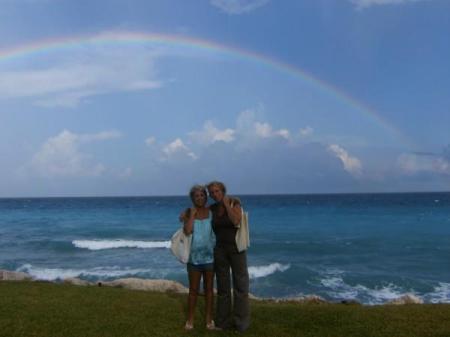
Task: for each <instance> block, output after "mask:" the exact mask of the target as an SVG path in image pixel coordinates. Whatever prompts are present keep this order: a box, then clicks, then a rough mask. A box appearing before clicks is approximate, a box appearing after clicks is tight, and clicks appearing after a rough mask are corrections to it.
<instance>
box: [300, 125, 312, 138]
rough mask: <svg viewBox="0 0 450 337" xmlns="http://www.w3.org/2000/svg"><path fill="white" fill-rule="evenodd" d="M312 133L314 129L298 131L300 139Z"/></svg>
mask: <svg viewBox="0 0 450 337" xmlns="http://www.w3.org/2000/svg"><path fill="white" fill-rule="evenodd" d="M313 133H314V129H313V128H312V127H310V126H307V127H305V128H302V129H300V135H301V136H302V137H309V136H311V135H312V134H313Z"/></svg>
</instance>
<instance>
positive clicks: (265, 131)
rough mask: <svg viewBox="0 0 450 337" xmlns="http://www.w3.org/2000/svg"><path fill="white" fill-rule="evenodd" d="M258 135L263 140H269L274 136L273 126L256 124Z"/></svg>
mask: <svg viewBox="0 0 450 337" xmlns="http://www.w3.org/2000/svg"><path fill="white" fill-rule="evenodd" d="M254 127H255V132H256V134H257V135H258V136H259V137H261V138H269V137H271V136H272V126H270V124H269V123H259V122H256V123H255V124H254Z"/></svg>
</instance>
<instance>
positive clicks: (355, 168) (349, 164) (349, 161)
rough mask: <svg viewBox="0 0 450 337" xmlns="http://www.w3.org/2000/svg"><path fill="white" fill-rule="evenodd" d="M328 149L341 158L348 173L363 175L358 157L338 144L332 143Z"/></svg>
mask: <svg viewBox="0 0 450 337" xmlns="http://www.w3.org/2000/svg"><path fill="white" fill-rule="evenodd" d="M328 150H329V151H330V152H331V153H333V154H334V155H335V156H336V157H337V158H339V159H340V160H341V162H342V164H343V165H344V169H345V170H346V171H347V172H348V173H350V174H352V175H353V176H360V175H361V173H362V164H361V161H360V160H359V159H358V158H356V157H352V156H350V155H349V154H348V152H347V151H346V150H345V149H344V148H342V147H341V146H339V145H337V144H331V145H330V146H329V147H328Z"/></svg>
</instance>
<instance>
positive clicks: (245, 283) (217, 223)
mask: <svg viewBox="0 0 450 337" xmlns="http://www.w3.org/2000/svg"><path fill="white" fill-rule="evenodd" d="M207 187H208V193H209V196H210V197H211V198H212V199H213V200H214V201H215V203H214V204H213V205H211V206H210V209H211V212H212V227H213V230H214V233H215V235H216V246H215V248H214V269H215V272H216V277H217V312H216V324H217V327H218V328H220V329H223V330H226V329H231V328H233V327H234V328H236V329H237V330H238V331H240V332H243V331H245V330H247V328H248V327H249V325H250V308H249V299H248V292H249V276H248V268H247V253H246V251H245V250H243V251H241V252H239V250H238V248H237V245H236V232H237V228H238V227H239V224H240V223H241V217H242V209H241V203H240V201H239V199H237V198H229V197H228V196H227V195H226V187H225V185H224V184H223V183H222V182H220V181H213V182H211V183H209V184H208V185H207ZM230 270H231V274H230ZM231 279H232V281H233V308H232V301H231V284H230V283H231V282H230V281H231Z"/></svg>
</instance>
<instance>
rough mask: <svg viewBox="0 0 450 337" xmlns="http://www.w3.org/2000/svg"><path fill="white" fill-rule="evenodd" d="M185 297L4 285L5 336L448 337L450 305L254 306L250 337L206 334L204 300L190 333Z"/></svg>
mask: <svg viewBox="0 0 450 337" xmlns="http://www.w3.org/2000/svg"><path fill="white" fill-rule="evenodd" d="M185 310H186V295H178V294H163V293H152V292H145V291H132V290H125V289H117V288H109V287H78V286H72V285H65V284H53V283H44V282H0V336H8V337H14V336H24V337H32V336H58V337H70V336H76V337H85V336H86V337H88V336H94V337H102V336H118V337H126V336H130V337H137V336H229V335H245V336H258V337H260V336H270V337H279V336H319V337H327V336H329V337H337V336H345V337H352V336H358V337H372V336H373V337H375V336H377V337H378V336H379V337H381V336H386V337H401V336H404V337H414V336H418V337H419V336H420V337H427V336H441V337H449V336H450V305H448V304H434V305H431V304H427V305H404V306H373V307H368V306H360V305H343V304H298V303H271V302H257V301H253V302H252V303H251V310H252V325H251V327H250V329H249V330H248V331H247V332H245V333H244V334H238V333H230V332H207V331H206V330H205V328H204V320H203V315H204V309H203V299H202V298H200V301H199V303H198V309H197V313H196V322H195V323H196V326H195V329H194V331H192V332H185V331H184V330H183V324H184V320H185Z"/></svg>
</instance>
